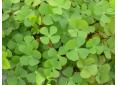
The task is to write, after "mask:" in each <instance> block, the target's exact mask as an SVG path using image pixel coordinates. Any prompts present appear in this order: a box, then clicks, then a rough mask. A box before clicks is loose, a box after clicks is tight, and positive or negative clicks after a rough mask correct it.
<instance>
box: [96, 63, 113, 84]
mask: <svg viewBox="0 0 118 85" xmlns="http://www.w3.org/2000/svg"><path fill="white" fill-rule="evenodd" d="M96 80H97V82H98V83H101V84H102V83H105V82H108V81H110V80H111V78H110V65H109V64H103V66H101V67H100V69H99V73H98V75H97V76H96Z"/></svg>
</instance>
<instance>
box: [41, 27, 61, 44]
mask: <svg viewBox="0 0 118 85" xmlns="http://www.w3.org/2000/svg"><path fill="white" fill-rule="evenodd" d="M56 32H57V27H55V26H51V27H50V28H47V27H43V28H41V29H40V33H41V34H43V35H44V36H42V37H40V39H41V42H42V43H43V44H49V43H50V41H51V43H53V44H55V43H58V42H59V40H60V36H59V35H56Z"/></svg>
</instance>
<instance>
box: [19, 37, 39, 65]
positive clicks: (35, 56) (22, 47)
mask: <svg viewBox="0 0 118 85" xmlns="http://www.w3.org/2000/svg"><path fill="white" fill-rule="evenodd" d="M37 48H38V42H37V41H36V40H34V38H33V36H25V37H24V42H23V43H21V44H18V49H19V51H20V52H21V53H22V54H23V56H22V57H21V58H20V63H21V65H30V66H34V65H37V64H38V63H39V59H40V58H41V53H40V52H39V51H38V50H36V49H37Z"/></svg>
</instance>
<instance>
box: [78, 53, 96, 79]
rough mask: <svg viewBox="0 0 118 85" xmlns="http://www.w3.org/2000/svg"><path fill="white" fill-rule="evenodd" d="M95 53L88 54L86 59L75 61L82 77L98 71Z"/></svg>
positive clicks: (88, 76)
mask: <svg viewBox="0 0 118 85" xmlns="http://www.w3.org/2000/svg"><path fill="white" fill-rule="evenodd" d="M95 57H96V56H95V55H90V56H88V58H87V59H86V60H83V59H79V60H78V62H77V66H78V68H80V70H81V72H80V76H81V77H82V78H85V79H86V78H90V77H91V76H95V75H96V74H97V72H98V66H97V64H96V59H95Z"/></svg>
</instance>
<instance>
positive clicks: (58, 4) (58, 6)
mask: <svg viewBox="0 0 118 85" xmlns="http://www.w3.org/2000/svg"><path fill="white" fill-rule="evenodd" d="M47 2H48V3H49V4H50V5H51V6H53V9H52V10H53V13H55V14H59V15H61V14H62V9H69V8H70V6H71V1H70V0H47Z"/></svg>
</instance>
